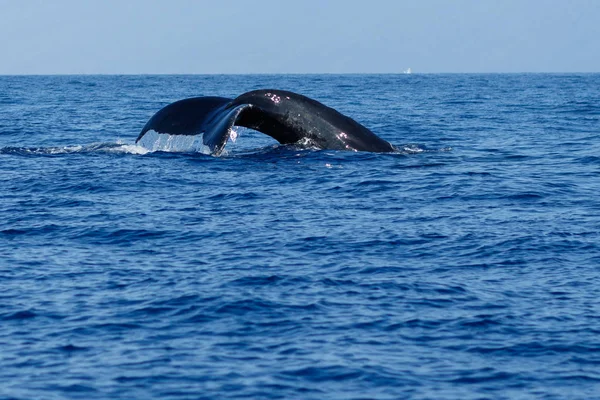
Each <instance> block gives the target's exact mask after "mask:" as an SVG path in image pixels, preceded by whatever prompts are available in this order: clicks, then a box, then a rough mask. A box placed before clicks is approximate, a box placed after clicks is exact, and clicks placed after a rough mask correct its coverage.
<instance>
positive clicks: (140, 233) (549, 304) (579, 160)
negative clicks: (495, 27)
mask: <svg viewBox="0 0 600 400" xmlns="http://www.w3.org/2000/svg"><path fill="white" fill-rule="evenodd" d="M259 88H277V89H286V90H292V91H295V92H298V93H301V94H304V95H307V96H310V97H313V98H315V99H317V100H319V101H321V102H323V103H325V104H326V105H328V106H331V107H334V108H336V109H338V110H339V111H341V112H343V113H344V114H346V115H349V116H351V117H353V118H354V119H356V120H357V121H359V122H361V123H362V124H364V125H365V126H367V127H369V128H370V129H371V130H373V131H374V132H375V133H376V134H378V135H379V136H381V137H383V138H384V139H386V140H388V141H390V142H392V143H393V144H395V145H396V146H397V147H398V148H399V149H400V151H399V152H398V154H370V153H353V152H339V151H317V150H313V149H306V148H300V147H297V146H282V145H279V144H277V143H276V142H274V141H273V140H272V139H270V138H269V137H267V136H265V135H262V134H260V133H257V132H254V131H250V130H245V129H239V130H238V132H237V133H238V138H237V140H236V141H235V142H234V143H229V144H228V145H227V152H226V153H225V154H224V155H222V156H220V157H212V156H210V155H205V154H202V153H200V152H194V151H177V149H176V148H174V147H173V148H162V150H169V151H160V150H159V151H152V149H148V148H143V147H140V146H136V145H134V140H135V138H136V137H137V135H138V133H139V131H140V130H141V128H142V126H143V125H144V124H145V122H146V121H147V120H148V119H149V118H150V117H151V116H152V114H153V113H154V112H156V111H157V110H158V109H160V108H161V107H162V106H164V105H166V104H168V103H170V102H172V101H175V100H178V99H181V98H185V97H191V96H200V95H218V96H226V97H235V96H237V95H238V94H241V93H243V92H245V91H248V90H252V89H259ZM599 154H600V74H570V75H557V74H499V75H485V74H477V75H460V74H459V75H420V74H412V75H341V76H337V75H248V76H242V75H240V76H227V75H224V76H23V77H11V76H2V77H0V216H1V218H0V398H2V399H59V398H85V399H105V398H111V399H132V398H136V399H150V398H157V399H212V398H215V399H233V398H265V399H283V398H285V399H288V398H298V399H324V398H327V399H368V398H376V399H399V398H411V399H442V398H443V399H487V398H493V399H503V398H505V399H565V398H569V399H592V398H600V284H599V283H600V200H599V198H598V192H599V191H600V155H599Z"/></svg>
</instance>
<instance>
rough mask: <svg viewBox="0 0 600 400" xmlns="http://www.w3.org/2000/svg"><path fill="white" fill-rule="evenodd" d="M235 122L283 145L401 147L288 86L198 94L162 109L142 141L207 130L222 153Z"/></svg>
mask: <svg viewBox="0 0 600 400" xmlns="http://www.w3.org/2000/svg"><path fill="white" fill-rule="evenodd" d="M233 126H243V127H246V128H250V129H254V130H256V131H259V132H262V133H264V134H266V135H269V136H271V137H272V138H273V139H275V140H277V141H278V142H279V143H282V144H293V143H297V142H298V141H301V140H308V141H309V143H311V144H312V145H314V146H316V147H318V148H321V149H331V150H351V151H370V152H380V153H383V152H393V151H395V150H396V149H395V148H394V146H392V145H391V144H390V143H388V142H387V141H385V140H383V139H381V138H380V137H379V136H377V135H375V134H374V133H373V132H371V131H370V130H369V129H367V128H365V127H364V126H363V125H361V124H359V123H358V122H356V121H355V120H353V119H352V118H350V117H347V116H345V115H343V114H341V113H339V112H338V111H336V110H334V109H333V108H330V107H327V106H326V105H324V104H321V103H319V102H318V101H316V100H313V99H311V98H308V97H306V96H302V95H300V94H297V93H293V92H288V91H285V90H275V89H261V90H254V91H251V92H247V93H244V94H242V95H240V96H238V97H237V98H235V99H228V98H225V97H193V98H189V99H184V100H179V101H176V102H174V103H171V104H169V105H167V106H166V107H164V108H162V109H161V110H159V111H158V112H157V113H156V114H154V116H152V118H150V120H149V121H148V122H147V123H146V125H145V126H144V128H143V129H142V132H141V133H140V135H139V136H138V138H137V140H136V143H137V142H139V141H140V139H141V138H142V137H143V136H144V135H145V134H146V133H147V132H150V131H154V132H156V133H163V134H169V135H198V134H203V137H202V141H203V143H204V145H206V146H207V147H208V148H209V149H210V151H211V153H212V154H214V155H219V154H221V152H222V151H223V148H224V147H225V145H226V144H227V140H228V139H229V136H230V134H231V128H232V127H233Z"/></svg>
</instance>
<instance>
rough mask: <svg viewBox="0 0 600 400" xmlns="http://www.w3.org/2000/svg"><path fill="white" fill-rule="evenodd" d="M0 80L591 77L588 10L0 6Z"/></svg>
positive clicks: (188, 3) (146, 2)
mask: <svg viewBox="0 0 600 400" xmlns="http://www.w3.org/2000/svg"><path fill="white" fill-rule="evenodd" d="M0 37H1V40H0V74H94V73H100V74H120V73H124V74H138V73H190V74H195V73H352V72H358V73H363V72H375V73H380V72H401V71H402V70H404V69H406V68H408V67H411V68H412V69H413V71H414V72H600V0H494V1H492V0H411V1H405V0H360V1H353V0H251V1H250V0H248V1H245V0H211V1H206V0H0Z"/></svg>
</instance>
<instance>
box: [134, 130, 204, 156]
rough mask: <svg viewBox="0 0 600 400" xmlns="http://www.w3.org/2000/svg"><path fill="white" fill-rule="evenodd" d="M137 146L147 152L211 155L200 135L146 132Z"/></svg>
mask: <svg viewBox="0 0 600 400" xmlns="http://www.w3.org/2000/svg"><path fill="white" fill-rule="evenodd" d="M138 145H139V146H141V147H143V148H145V149H147V150H148V151H149V152H155V151H165V152H183V153H202V154H211V152H210V149H209V148H208V146H206V145H204V143H203V142H202V135H201V134H200V135H169V134H164V133H157V132H155V131H152V130H151V131H148V132H147V133H146V134H145V135H144V136H142V138H141V139H140V141H139V142H138Z"/></svg>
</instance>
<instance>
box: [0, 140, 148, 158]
mask: <svg viewBox="0 0 600 400" xmlns="http://www.w3.org/2000/svg"><path fill="white" fill-rule="evenodd" d="M150 152H151V150H148V149H147V148H145V147H142V146H139V145H137V144H124V143H120V142H117V143H94V144H90V145H86V146H83V145H74V146H60V147H59V146H53V147H14V146H9V147H3V148H0V155H17V156H32V155H33V156H57V155H64V154H86V153H122V154H147V153H150Z"/></svg>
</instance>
